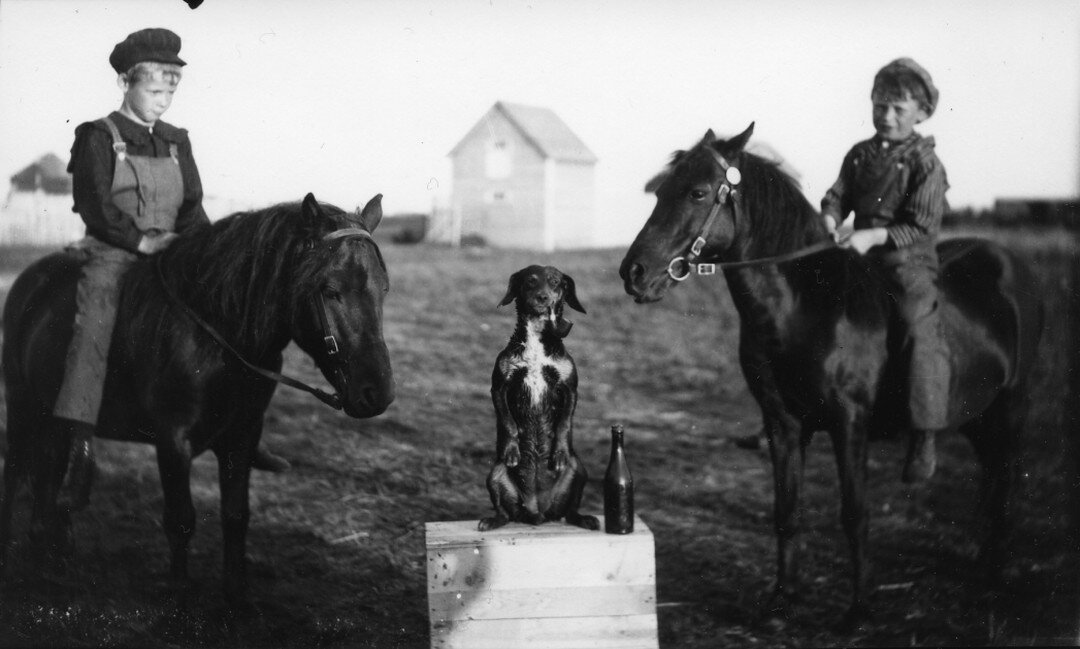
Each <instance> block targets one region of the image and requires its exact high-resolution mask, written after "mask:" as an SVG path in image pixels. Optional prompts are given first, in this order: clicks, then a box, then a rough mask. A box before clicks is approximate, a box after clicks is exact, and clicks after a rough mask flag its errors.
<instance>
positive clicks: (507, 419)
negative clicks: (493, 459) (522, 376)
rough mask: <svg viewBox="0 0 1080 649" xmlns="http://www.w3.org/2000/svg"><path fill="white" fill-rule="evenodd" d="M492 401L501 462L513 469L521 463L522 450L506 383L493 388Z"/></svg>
mask: <svg viewBox="0 0 1080 649" xmlns="http://www.w3.org/2000/svg"><path fill="white" fill-rule="evenodd" d="M491 401H492V402H493V403H494V404H495V426H496V428H497V429H498V430H497V432H498V436H497V440H496V441H497V442H498V444H499V447H500V448H499V460H500V461H501V462H502V463H503V464H505V465H506V466H507V468H513V467H516V466H517V465H518V463H520V462H521V449H520V448H519V447H518V427H517V422H515V421H514V417H513V416H512V415H511V414H510V404H509V403H508V402H507V400H506V382H505V381H504V382H502V383H501V384H500V385H497V386H494V387H492V388H491Z"/></svg>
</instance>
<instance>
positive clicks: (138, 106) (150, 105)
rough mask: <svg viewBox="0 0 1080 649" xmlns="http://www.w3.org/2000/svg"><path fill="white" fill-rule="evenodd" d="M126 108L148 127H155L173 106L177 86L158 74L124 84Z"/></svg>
mask: <svg viewBox="0 0 1080 649" xmlns="http://www.w3.org/2000/svg"><path fill="white" fill-rule="evenodd" d="M123 85H124V106H123V107H124V108H126V109H127V110H128V111H130V113H131V114H132V115H134V116H135V117H137V118H138V119H139V120H141V121H142V122H144V123H146V124H147V125H153V124H154V123H155V122H157V121H158V118H160V117H161V116H162V115H164V114H165V111H167V110H169V106H171V105H172V100H173V94H174V93H175V92H176V84H175V83H171V82H169V81H165V80H164V79H163V78H162V75H160V74H156V75H153V76H151V77H148V78H144V79H141V80H139V81H135V82H131V83H128V82H124V84H123Z"/></svg>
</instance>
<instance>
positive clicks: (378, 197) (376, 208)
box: [360, 194, 383, 232]
mask: <svg viewBox="0 0 1080 649" xmlns="http://www.w3.org/2000/svg"><path fill="white" fill-rule="evenodd" d="M382 217H383V214H382V194H375V196H374V197H373V198H372V199H371V200H370V201H368V202H367V205H365V206H364V209H363V210H362V211H361V212H360V227H362V228H364V229H365V230H367V231H368V232H375V228H377V227H379V222H380V221H382Z"/></svg>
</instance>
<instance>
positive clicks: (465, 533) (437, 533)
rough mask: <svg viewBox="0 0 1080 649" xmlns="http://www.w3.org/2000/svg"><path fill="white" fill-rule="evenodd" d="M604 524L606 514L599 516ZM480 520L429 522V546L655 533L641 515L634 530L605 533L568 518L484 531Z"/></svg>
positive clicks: (539, 541)
mask: <svg viewBox="0 0 1080 649" xmlns="http://www.w3.org/2000/svg"><path fill="white" fill-rule="evenodd" d="M598 518H600V523H601V527H603V520H604V519H603V516H599V517H598ZM478 523H479V521H477V520H467V521H434V522H430V523H425V525H424V534H425V537H426V541H427V547H428V548H435V547H444V546H455V545H474V544H477V543H480V544H485V543H498V542H513V543H518V544H521V543H552V542H576V541H580V540H582V539H588V538H595V537H601V538H607V539H628V540H630V539H639V538H642V537H650V538H651V537H652V531H651V530H650V529H649V527H648V526H647V525H646V524H645V521H643V520H641V518H640V517H638V516H635V517H634V531H633V532H632V533H630V534H605V533H604V532H603V531H590V530H585V529H582V528H580V527H576V526H574V525H568V524H566V523H565V522H555V523H544V524H543V525H527V524H525V523H508V524H506V525H504V526H502V527H500V528H498V529H495V530H488V531H487V532H481V531H479V530H478V529H476V526H477V524H478Z"/></svg>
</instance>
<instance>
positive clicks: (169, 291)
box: [154, 227, 375, 410]
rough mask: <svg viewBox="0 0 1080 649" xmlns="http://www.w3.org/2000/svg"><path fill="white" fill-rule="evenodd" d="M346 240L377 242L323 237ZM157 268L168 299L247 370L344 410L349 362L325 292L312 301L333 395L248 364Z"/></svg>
mask: <svg viewBox="0 0 1080 649" xmlns="http://www.w3.org/2000/svg"><path fill="white" fill-rule="evenodd" d="M346 237H359V238H361V239H367V240H368V241H371V242H372V243H374V242H375V239H374V237H372V236H371V233H370V232H368V231H367V230H364V229H361V228H356V227H349V228H341V229H339V230H334V231H333V232H330V233H327V234H326V235H324V236H323V237H322V240H323V241H334V240H337V239H343V238H346ZM154 268H155V270H156V271H157V276H158V281H160V282H161V286H162V288H163V289H165V295H166V296H168V298H169V300H170V301H171V302H172V303H173V304H175V305H176V306H178V307H180V309H181V310H182V311H183V312H184V313H185V314H186V315H187V316H188V317H189V318H191V319H192V321H194V322H195V324H197V325H199V327H200V328H202V329H203V331H205V332H206V333H208V334H209V335H210V337H211V338H213V339H214V341H215V342H216V343H217V344H218V345H220V346H221V347H222V348H224V349H225V350H227V351H228V352H229V353H231V354H232V355H233V356H235V357H236V359H237V360H238V361H240V363H241V364H242V365H243V366H244V367H246V368H248V369H249V370H251V371H252V372H255V373H256V374H258V375H260V376H262V377H264V378H267V379H270V380H271V381H275V382H277V383H281V384H284V385H287V386H289V387H292V388H296V389H298V390H303V391H304V392H309V393H311V394H312V395H314V396H315V398H317V399H318V400H319V401H322V402H323V403H325V404H326V405H328V406H330V407H331V408H334V409H336V410H341V407H342V405H341V393H342V392H343V391H344V389H345V387H346V386H347V385H348V377H347V376H346V374H345V366H346V365H347V362H348V359H347V358H345V357H344V355H343V354H342V353H341V348H340V347H339V346H338V342H337V338H336V337H335V336H334V331H333V327H332V325H331V324H330V318H329V317H328V316H327V313H328V312H327V309H326V300H325V299H324V298H323V296H322V291H315V294H314V296H313V297H312V302H313V303H314V309H315V312H316V313H317V314H318V317H319V327H320V329H321V333H322V339H323V346H324V350H325V351H326V356H327V360H328V362H329V364H330V371H331V372H332V373H333V376H334V378H335V379H336V381H334V387H335V390H336V391H335V393H334V394H330V393H328V392H325V391H323V390H320V389H319V388H316V387H312V386H310V385H308V384H307V383H304V382H303V381H300V380H297V379H294V378H291V377H289V376H285V375H284V374H281V373H279V372H274V371H271V370H268V369H266V368H264V367H259V366H258V365H255V364H254V363H251V362H249V361H248V360H247V359H245V358H244V357H243V356H242V355H241V354H240V352H238V351H237V350H236V349H235V348H234V347H233V346H232V345H230V344H229V343H228V341H226V340H225V338H224V337H223V336H222V335H221V334H220V333H218V332H217V330H215V329H214V328H213V327H212V326H211V325H210V323H208V322H206V320H203V319H202V317H200V316H199V314H197V313H195V311H194V309H192V308H191V307H190V306H188V305H187V303H185V302H184V301H183V300H181V299H180V296H178V295H177V294H176V292H175V291H174V290H173V288H172V287H171V286H169V283H168V282H166V281H165V275H164V273H163V272H162V270H161V256H160V255H158V256H157V257H156V258H155V260H154Z"/></svg>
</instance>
